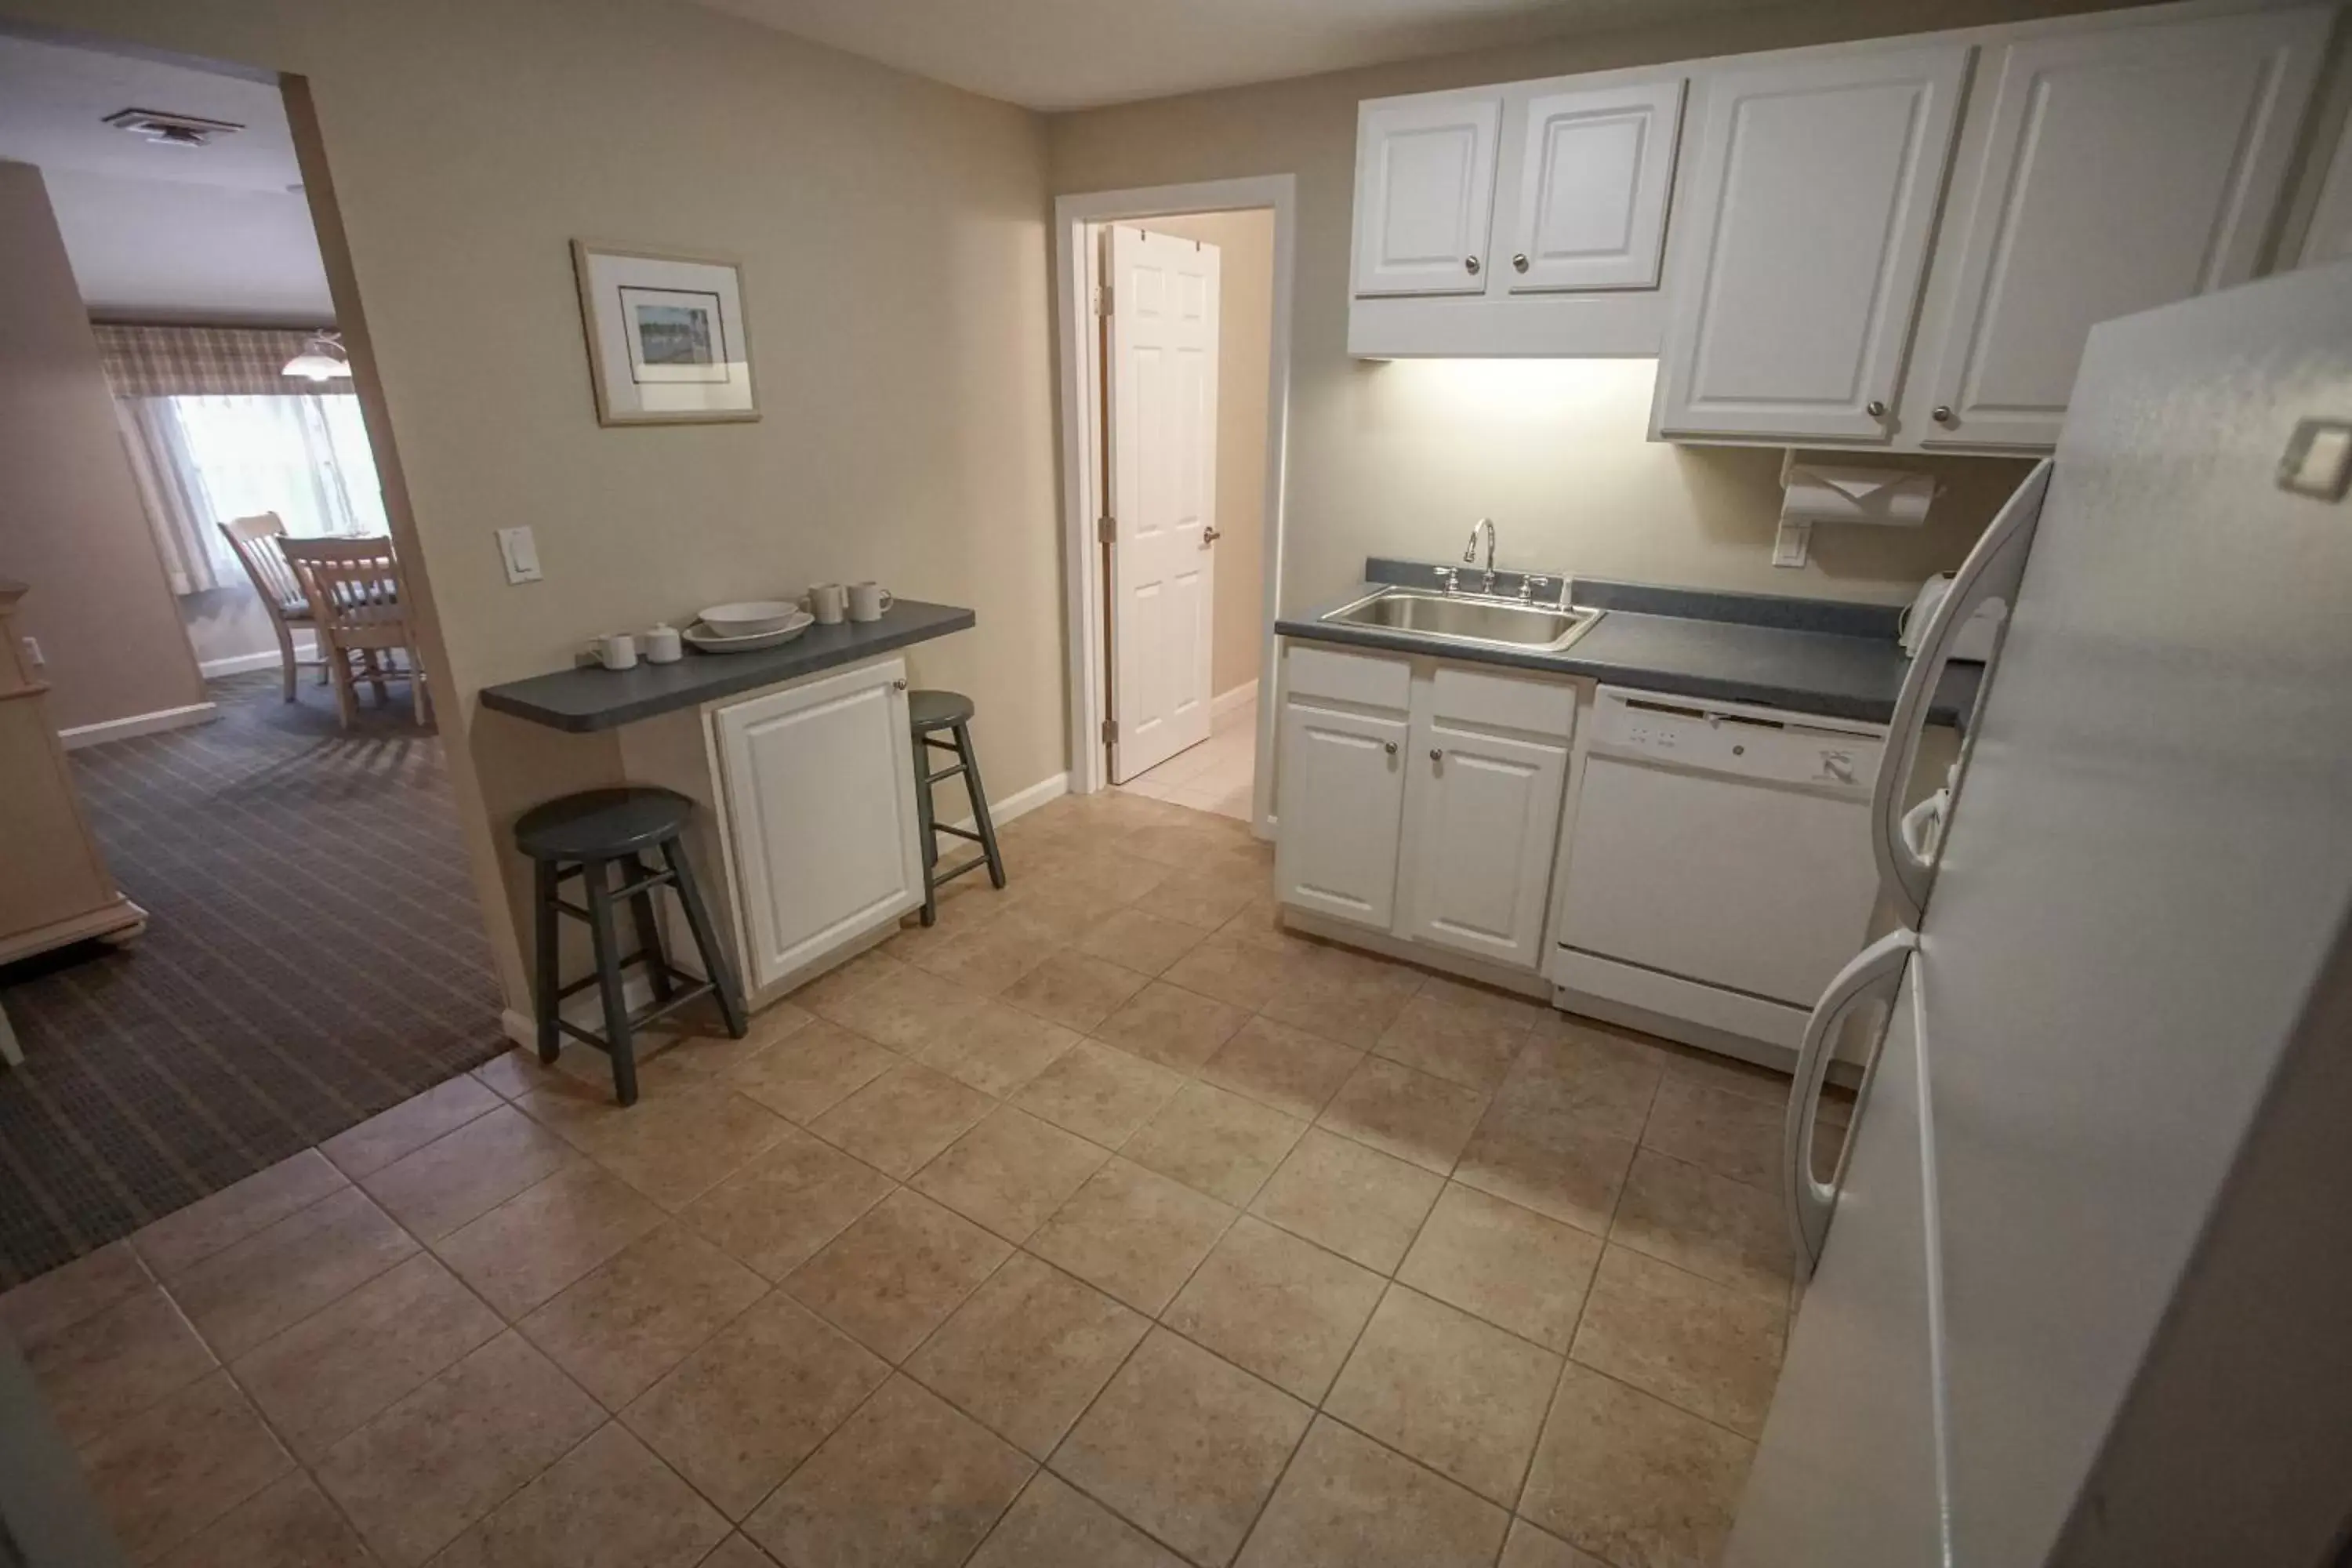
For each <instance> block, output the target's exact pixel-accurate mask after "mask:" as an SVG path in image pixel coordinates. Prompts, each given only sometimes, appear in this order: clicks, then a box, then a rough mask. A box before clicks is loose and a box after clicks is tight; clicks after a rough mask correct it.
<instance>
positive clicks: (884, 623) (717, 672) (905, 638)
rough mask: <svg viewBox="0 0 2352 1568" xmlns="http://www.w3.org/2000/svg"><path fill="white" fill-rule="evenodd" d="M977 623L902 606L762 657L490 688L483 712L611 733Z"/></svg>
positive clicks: (564, 672) (703, 656)
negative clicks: (619, 728) (635, 723)
mask: <svg viewBox="0 0 2352 1568" xmlns="http://www.w3.org/2000/svg"><path fill="white" fill-rule="evenodd" d="M975 618H976V617H974V616H973V615H972V613H971V611H970V610H967V609H962V608H960V607H959V606H957V605H926V604H923V603H921V602H919V601H918V600H914V599H901V600H899V601H898V603H897V604H895V605H891V606H890V608H889V609H887V610H886V611H885V612H883V616H882V618H881V619H880V620H878V621H867V622H866V623H864V624H863V625H860V624H857V623H856V622H846V621H845V622H844V623H842V624H841V625H840V626H811V627H810V628H809V629H808V630H807V631H805V632H803V633H802V634H801V635H800V636H799V637H794V638H793V640H792V641H790V642H788V643H786V644H784V645H783V646H782V647H772V648H768V649H766V650H764V651H762V652H760V653H697V652H695V651H694V650H693V649H691V648H689V649H688V650H687V655H686V657H685V658H682V659H679V660H678V661H677V663H676V664H646V663H643V662H640V663H639V664H638V665H637V667H636V668H635V669H605V668H602V667H600V666H596V665H588V666H584V667H582V668H576V669H560V670H557V671H555V672H554V673H552V674H550V675H534V676H531V677H530V678H529V679H524V680H509V681H507V682H506V683H505V684H503V685H499V686H486V687H484V688H482V706H483V707H485V708H488V709H493V710H497V711H498V712H500V713H511V714H513V715H514V716H515V717H516V718H518V719H528V720H530V721H531V722H532V723H534V724H545V725H548V726H549V727H551V728H552V729H557V730H571V731H592V730H610V729H612V728H613V727H614V726H615V725H618V724H627V723H630V722H633V721H635V720H639V719H650V718H652V717H653V716H654V715H655V714H656V713H667V712H669V711H671V710H674V709H678V708H691V707H693V706H695V705H696V704H697V703H700V702H709V701H712V700H716V699H718V698H721V697H732V696H734V695H735V694H736V693H737V692H739V691H751V690H754V689H758V688H760V687H762V686H776V685H780V684H782V682H784V681H787V680H797V679H800V678H801V677H802V676H803V675H814V674H815V673H816V672H817V671H819V670H822V669H831V668H835V667H836V666H838V665H845V664H856V663H857V662H858V661H859V660H860V659H867V658H874V657H875V656H877V654H885V653H888V652H890V651H891V650H892V649H894V648H902V647H910V646H912V645H913V644H915V643H919V642H929V640H930V639H931V638H933V637H946V636H947V635H948V634H949V633H950V632H960V631H963V630H965V629H966V628H968V627H970V626H971V625H972V624H973V622H974V620H975Z"/></svg>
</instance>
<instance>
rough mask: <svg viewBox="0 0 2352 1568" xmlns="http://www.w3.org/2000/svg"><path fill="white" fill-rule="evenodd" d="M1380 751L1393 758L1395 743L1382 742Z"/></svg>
mask: <svg viewBox="0 0 2352 1568" xmlns="http://www.w3.org/2000/svg"><path fill="white" fill-rule="evenodd" d="M1381 751H1383V752H1387V753H1388V754H1389V755H1390V756H1391V757H1393V756H1395V755H1396V742H1394V741H1382V742H1381Z"/></svg>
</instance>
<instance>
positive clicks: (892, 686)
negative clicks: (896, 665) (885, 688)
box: [890, 680, 907, 691]
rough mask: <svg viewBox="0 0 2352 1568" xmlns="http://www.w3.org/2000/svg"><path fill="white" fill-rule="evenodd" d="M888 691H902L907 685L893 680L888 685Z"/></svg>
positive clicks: (901, 681)
mask: <svg viewBox="0 0 2352 1568" xmlns="http://www.w3.org/2000/svg"><path fill="white" fill-rule="evenodd" d="M890 689H891V690H893V691H904V690H906V689H907V683H906V682H905V681H903V680H894V681H892V682H891V683H890Z"/></svg>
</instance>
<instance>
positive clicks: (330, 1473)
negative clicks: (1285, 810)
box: [0, 792, 1790, 1568]
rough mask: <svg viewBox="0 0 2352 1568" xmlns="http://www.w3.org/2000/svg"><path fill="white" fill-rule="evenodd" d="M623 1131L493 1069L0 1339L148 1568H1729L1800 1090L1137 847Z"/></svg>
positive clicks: (146, 1239) (907, 937) (927, 947)
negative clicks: (34, 1383)
mask: <svg viewBox="0 0 2352 1568" xmlns="http://www.w3.org/2000/svg"><path fill="white" fill-rule="evenodd" d="M1004 837H1005V842H1006V850H1007V854H1008V857H1009V858H1010V860H1011V863H1012V871H1013V883H1012V886H1011V888H1010V889H1008V890H1007V891H1005V892H1003V893H997V892H993V891H991V890H990V889H988V888H987V887H986V885H985V884H984V883H982V882H979V881H977V880H976V879H966V880H964V881H962V882H961V883H959V884H957V885H956V887H955V889H954V891H953V892H952V894H951V896H950V897H949V898H948V899H947V900H945V902H944V903H943V906H942V910H941V917H940V923H939V925H938V926H937V927H936V928H934V929H932V930H929V931H925V930H921V929H919V928H910V929H908V930H905V931H901V932H899V933H898V935H897V936H895V937H894V938H893V939H892V940H891V941H890V942H888V943H887V944H885V945H884V946H883V947H882V948H880V949H879V950H877V951H876V952H872V953H870V954H868V955H866V956H864V957H861V958H859V959H857V960H856V961H854V962H853V963H849V964H847V965H845V967H843V968H841V969H839V970H836V971H835V973H832V974H830V975H828V976H826V977H825V978H824V979H822V980H820V981H818V982H816V983H815V984H812V985H810V986H808V987H806V988H804V989H803V991H802V992H800V993H799V994H797V995H796V996H795V997H793V999H791V1000H790V1001H787V1002H783V1003H780V1004H778V1005H775V1006H774V1007H772V1008H770V1009H768V1010H767V1011H765V1012H764V1013H762V1014H761V1015H760V1016H759V1017H758V1018H757V1020H756V1025H757V1026H756V1028H755V1029H754V1031H753V1033H752V1035H751V1037H750V1038H748V1039H746V1040H742V1041H733V1040H727V1039H724V1038H710V1037H686V1038H683V1039H678V1040H677V1041H675V1042H669V1043H667V1049H665V1050H663V1051H662V1052H661V1053H660V1054H659V1055H658V1056H656V1057H654V1058H652V1059H651V1060H649V1061H648V1062H647V1064H646V1067H645V1068H644V1095H645V1097H644V1100H642V1102H641V1103H640V1104H639V1105H638V1106H636V1107H635V1109H634V1110H628V1111H622V1110H618V1109H617V1108H615V1107H614V1106H613V1105H612V1104H611V1103H610V1100H609V1089H608V1085H607V1082H606V1080H605V1079H604V1075H603V1073H602V1070H601V1069H602V1062H601V1059H600V1058H593V1057H591V1058H588V1059H587V1060H586V1061H584V1062H574V1061H573V1060H572V1059H571V1058H569V1057H567V1059H566V1061H565V1062H564V1063H562V1064H559V1066H558V1067H557V1068H552V1069H550V1068H541V1066H540V1065H539V1064H538V1062H537V1061H536V1060H535V1059H534V1058H530V1057H529V1056H527V1055H524V1054H522V1053H516V1054H513V1055H510V1056H509V1057H507V1058H501V1059H499V1061H496V1062H494V1063H492V1064H490V1065H489V1066H488V1067H486V1068H482V1069H480V1070H479V1071H478V1072H477V1073H475V1074H473V1075H470V1076H467V1077H464V1078H459V1079H454V1080H452V1081H451V1082H449V1083H446V1084H444V1085H442V1086H441V1087H440V1088H438V1089H434V1090H432V1091H431V1092H429V1093H427V1094H424V1095H421V1096H419V1097H417V1098H416V1099H415V1100H412V1101H410V1102H408V1103H407V1104H404V1105H402V1106H400V1107H398V1108H397V1109H395V1110H391V1111H387V1112H385V1113H384V1114H383V1115H382V1116H379V1117H377V1118H376V1119H374V1120H373V1121H370V1122H367V1123H365V1124H363V1125H362V1126H359V1127H356V1128H353V1129H352V1131H349V1132H346V1133H344V1134H342V1135H341V1137H338V1138H336V1139H334V1140H333V1141H331V1142H329V1143H327V1144H325V1145H323V1146H322V1147H320V1148H319V1149H316V1150H312V1151H310V1152H305V1153H303V1154H301V1155H299V1156H297V1157H296V1158H294V1159H292V1160H289V1161H288V1162H286V1163H283V1164H281V1165H279V1166H277V1167H275V1168H273V1169H271V1170H269V1171H267V1172H264V1173H261V1174H259V1175H257V1176H255V1177H253V1178H251V1179H250V1180H248V1181H246V1182H244V1183H241V1184H238V1185H237V1186H236V1187H233V1188H230V1189H229V1190H227V1191H226V1192H223V1193H220V1194H215V1195H214V1196H213V1197H210V1198H207V1199H205V1201H203V1202H201V1203H199V1204H197V1205H194V1206H193V1207H191V1208H188V1209H186V1210H184V1211H182V1212H181V1213H179V1214H176V1215H171V1216H170V1217H168V1218H166V1219H164V1220H162V1221H160V1222H158V1223H157V1224H155V1225H153V1226H150V1227H148V1228H147V1229H146V1230H145V1231H142V1232H141V1233H140V1234H138V1235H137V1236H135V1237H131V1238H130V1239H129V1240H127V1241H124V1242H120V1243H117V1244H115V1245H113V1246H111V1247H107V1248H106V1249H104V1250H103V1251H100V1252H99V1253H96V1254H94V1255H92V1256H90V1257H89V1258H84V1259H82V1260H81V1261H79V1262H77V1263H75V1264H73V1265H71V1266H69V1267H68V1268H64V1269H60V1270H58V1272H57V1273H55V1274H52V1275H49V1276H47V1277H45V1278H43V1279H38V1280H36V1281H34V1282H33V1283H31V1284H29V1285H26V1286H25V1287H22V1288H21V1289H17V1290H16V1291H14V1292H12V1293H10V1294H9V1295H7V1296H6V1297H5V1298H0V1323H4V1324H5V1327H6V1328H7V1329H8V1330H9V1331H10V1332H11V1333H12V1334H13V1335H14V1336H15V1337H16V1339H17V1340H18V1342H20V1343H22V1344H23V1345H25V1346H26V1350H27V1353H28V1356H29V1359H30V1361H31V1363H32V1364H33V1366H34V1368H35V1370H36V1373H37V1376H38V1377H39V1380H40V1382H41V1384H42V1385H43V1387H44V1388H45V1389H46V1391H47V1395H48V1397H49V1399H50V1401H51V1402H52V1404H53V1405H54V1407H55V1409H56V1412H57V1415H58V1421H59V1423H60V1424H61V1426H62V1427H63V1430H64V1431H65V1433H66V1434H67V1436H68V1438H69V1440H70V1441H71V1442H72V1443H74V1445H75V1446H76V1447H78V1449H79V1452H80V1455H81V1457H82V1460H83V1463H84V1465H85V1467H86V1468H87V1470H88V1472H89V1477H90V1479H91V1481H92V1483H93V1485H94V1488H95V1490H96V1492H97V1494H98V1496H99V1497H100V1499H101V1500H102V1502H103V1504H104V1506H105V1507H106V1508H107V1509H108V1510H110V1512H111V1514H112V1517H113V1519H114V1521H115V1524H116V1526H117V1529H118V1530H119V1531H120V1533H121V1537H122V1539H123V1541H124V1542H125V1543H126V1545H127V1546H128V1547H129V1549H130V1550H131V1552H132V1554H133V1555H134V1557H135V1558H136V1559H137V1560H139V1561H141V1562H163V1563H171V1564H173V1565H176V1568H198V1565H214V1568H227V1565H234V1568H280V1565H293V1564H301V1565H304V1568H320V1565H338V1564H352V1565H357V1564H378V1565H389V1568H411V1565H413V1564H418V1563H428V1562H429V1563H436V1564H442V1565H453V1564H487V1563H498V1564H509V1565H512V1564H545V1565H548V1568H557V1565H561V1568H603V1565H624V1564H639V1563H644V1564H655V1563H658V1564H666V1565H681V1568H682V1565H685V1564H690V1563H707V1564H714V1565H718V1568H758V1565H761V1564H766V1563H771V1562H773V1563H783V1564H787V1565H789V1568H830V1565H833V1564H876V1565H880V1564H890V1565H900V1564H905V1565H921V1564H954V1563H966V1562H969V1563H976V1564H982V1565H985V1568H1016V1565H1018V1568H1027V1565H1037V1568H1051V1565H1055V1564H1070V1565H1080V1564H1083V1565H1086V1568H1097V1565H1109V1568H1118V1565H1123V1564H1132V1565H1136V1568H1143V1565H1147V1564H1153V1565H1168V1564H1176V1563H1181V1562H1185V1561H1190V1562H1192V1563H1200V1564H1223V1563H1231V1562H1235V1561H1238V1562H1240V1563H1244V1564H1249V1565H1251V1568H1272V1565H1293V1564H1297V1565H1309V1568H1311V1565H1316V1564H1335V1565H1337V1564H1346V1565H1348V1568H1361V1565H1367V1564H1383V1563H1385V1564H1396V1565H1399V1568H1403V1565H1407V1564H1410V1565H1412V1568H1444V1565H1447V1564H1454V1563H1462V1564H1472V1563H1475V1564H1481V1565H1491V1564H1495V1563H1498V1562H1499V1563H1505V1564H1509V1565H1511V1568H1538V1565H1541V1568H1564V1565H1571V1564H1572V1565H1577V1568H1591V1564H1593V1563H1603V1564H1609V1565H1612V1568H1666V1565H1670V1564H1695V1563H1708V1562H1711V1561H1712V1560H1713V1559H1714V1558H1715V1556H1716V1554H1717V1550H1718V1547H1719V1543H1720V1542H1721V1539H1722V1536H1723V1533H1724V1531H1725V1529H1726V1525H1727V1520H1728V1518H1729V1516H1730V1513H1731V1510H1732V1509H1733V1507H1734V1506H1735V1503H1736V1500H1737V1498H1738V1490H1739V1487H1740V1483H1741V1480H1742V1478H1743V1476H1744V1474H1745V1472H1746V1469H1747V1467H1748V1458H1749V1456H1750V1454H1751V1452H1752V1447H1753V1443H1754V1440H1755V1437H1756V1435H1757V1433H1758V1431H1759V1426H1760V1424H1761V1422H1762V1420H1763V1416H1764V1412H1765V1407H1766V1405H1767V1403H1768V1401H1769V1396H1770V1394H1771V1391H1772V1385H1773V1382H1774V1379H1775V1377H1776V1375H1777V1373H1778V1369H1779V1364H1780V1352H1781V1345H1782V1340H1783V1335H1784V1330H1785V1322H1786V1318H1787V1312H1788V1306H1789V1300H1790V1287H1789V1264H1788V1258H1787V1257H1786V1255H1785V1253H1784V1251H1783V1246H1782V1241H1781V1235H1782V1231H1781V1223H1780V1211H1779V1206H1778V1202H1777V1199H1776V1198H1775V1196H1774V1194H1773V1193H1772V1192H1771V1191H1770V1190H1769V1189H1768V1188H1767V1187H1765V1186H1764V1185H1762V1184H1760V1183H1761V1182H1762V1180H1763V1179H1764V1178H1765V1177H1766V1176H1767V1175H1768V1174H1769V1172H1770V1169H1771V1159H1772V1155H1773V1152H1774V1150H1775V1148H1776V1147H1777V1144H1778V1140H1779V1137H1780V1131H1779V1130H1780V1106H1779V1104H1778V1100H1779V1098H1780V1095H1781V1092H1782V1089H1783V1084H1784V1080H1780V1079H1773V1078H1771V1077H1770V1076H1769V1075H1764V1074H1760V1073H1753V1072H1749V1071H1747V1070H1744V1069H1741V1068H1735V1067H1732V1066H1730V1065H1727V1064H1725V1063H1722V1062H1719V1061H1717V1060H1715V1059H1713V1058H1703V1057H1700V1056H1698V1055H1696V1054H1695V1053H1688V1052H1684V1051H1680V1050H1678V1049H1676V1048H1675V1047H1664V1046H1661V1045H1659V1044H1657V1043H1655V1042H1651V1041H1646V1040H1643V1039H1640V1038H1636V1037H1629V1036H1624V1035H1620V1034H1614V1033H1611V1032H1608V1031H1605V1030H1602V1029H1601V1028H1599V1027H1597V1026H1586V1025H1583V1024H1580V1023H1578V1022H1577V1021H1574V1020H1571V1019H1569V1018H1567V1017H1564V1016H1559V1015H1557V1014H1554V1013H1552V1012H1550V1011H1549V1009H1545V1008H1542V1007H1538V1006H1535V1005H1529V1004H1527V1003H1525V1002H1521V1001H1518V1000H1516V999H1513V998H1510V997H1507V996H1503V995H1500V994H1494V993H1489V992H1486V991H1481V990H1477V989H1475V988H1473V987H1469V986H1466V985H1463V984H1456V983H1454V982H1451V981H1448V980H1444V979H1442V978H1439V977H1436V976H1433V975H1430V974H1425V973H1422V972H1421V971H1418V970H1414V969H1410V968H1406V967H1403V966H1400V965H1396V964H1391V963H1384V962H1382V961H1380V960H1377V959H1373V958H1370V957H1367V956H1364V955H1362V954H1360V953H1356V952H1349V951H1346V950H1343V949H1339V948H1335V947H1329V946H1325V945H1320V944H1318V943H1314V942H1307V941H1304V940H1301V939H1299V938H1297V937H1294V936H1290V935H1287V934H1286V933H1284V932H1282V931H1280V930H1279V929H1278V928H1277V927H1276V923H1275V921H1274V920H1273V918H1272V911H1271V907H1270V905H1269V903H1268V901H1267V897H1266V895H1267V887H1268V866H1267V855H1266V853H1265V849H1264V848H1263V847H1260V846H1257V845H1255V844H1253V843H1252V842H1251V841H1250V839H1249V838H1248V837H1247V830H1246V828H1245V827H1244V826H1242V825H1240V824H1238V823H1235V822H1234V821H1232V820H1230V819H1228V818H1225V817H1223V816H1213V815H1205V814H1202V813H1200V812H1196V811H1192V810H1189V809H1185V808H1183V807H1181V806H1179V805H1171V804H1169V803H1166V802H1161V801H1157V800H1153V799H1150V798H1148V797H1145V796H1141V795H1134V794H1128V793H1116V792H1115V793H1112V794H1108V795H1099V796H1096V797H1093V798H1091V799H1087V800H1075V799H1073V800H1065V801H1059V802H1055V804H1053V805H1049V806H1047V807H1045V808H1044V809H1042V810H1040V811H1038V812H1035V813H1034V814H1033V815H1031V816H1028V817H1025V818H1024V819H1022V820H1021V821H1020V822H1018V823H1016V824H1013V825H1011V826H1008V828H1007V829H1006V832H1005V836H1004Z"/></svg>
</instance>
